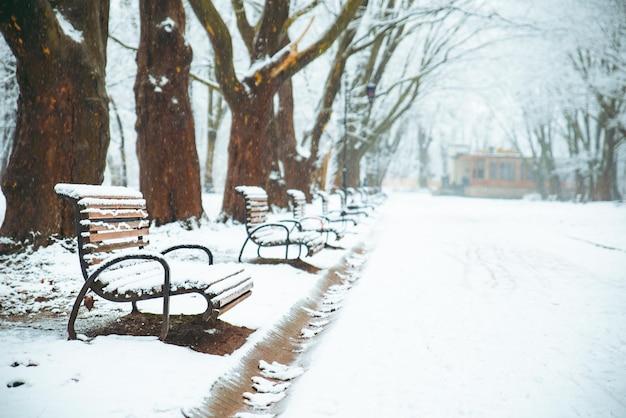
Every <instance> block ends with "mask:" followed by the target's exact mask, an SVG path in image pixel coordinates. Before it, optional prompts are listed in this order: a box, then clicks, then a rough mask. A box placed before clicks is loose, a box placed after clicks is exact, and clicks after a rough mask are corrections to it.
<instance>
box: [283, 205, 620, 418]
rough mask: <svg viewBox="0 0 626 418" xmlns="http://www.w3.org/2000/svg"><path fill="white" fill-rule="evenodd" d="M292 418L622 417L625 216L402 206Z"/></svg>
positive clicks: (290, 411) (323, 344)
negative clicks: (330, 417) (331, 417)
mask: <svg viewBox="0 0 626 418" xmlns="http://www.w3.org/2000/svg"><path fill="white" fill-rule="evenodd" d="M383 218H384V220H383V221H382V223H381V226H380V239H379V241H378V243H377V247H376V249H375V250H374V252H373V253H372V254H371V257H370V258H369V261H368V264H367V267H366V271H365V272H364V275H363V276H362V278H361V280H360V281H359V282H358V285H356V286H355V287H354V288H353V290H352V291H351V292H350V293H349V294H348V296H347V298H346V299H345V300H344V303H343V306H344V307H343V310H342V311H341V314H340V315H339V317H338V319H337V321H336V322H335V323H334V324H333V325H332V326H331V327H330V328H329V329H328V331H327V332H326V333H325V334H323V335H322V337H321V340H320V341H319V343H318V345H317V346H316V347H315V348H314V349H313V350H312V352H311V353H310V357H309V358H308V363H309V368H308V370H307V371H306V372H305V373H304V375H303V376H302V377H300V378H299V380H297V381H296V382H295V383H294V384H293V385H292V388H291V389H290V393H289V396H288V397H287V405H286V412H285V414H284V415H283V416H285V417H297V418H301V417H326V416H335V417H429V418H433V417H445V418H449V417H480V418H486V417H498V418H500V417H509V418H510V417H534V418H538V417H546V418H547V417H550V418H552V417H574V416H584V417H625V416H626V206H624V205H621V206H619V205H615V204H610V203H598V204H587V205H577V204H568V203H548V202H525V201H499V200H479V199H462V198H450V197H439V198H433V197H429V196H426V195H409V194H407V195H400V196H398V195H396V196H394V197H393V199H392V200H391V201H390V202H389V203H387V205H386V207H385V215H384V216H383Z"/></svg>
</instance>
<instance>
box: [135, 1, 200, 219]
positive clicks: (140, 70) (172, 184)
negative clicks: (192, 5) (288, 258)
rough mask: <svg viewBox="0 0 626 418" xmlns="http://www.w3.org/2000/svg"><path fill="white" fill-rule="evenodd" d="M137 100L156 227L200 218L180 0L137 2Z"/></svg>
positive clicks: (143, 179) (143, 172)
mask: <svg viewBox="0 0 626 418" xmlns="http://www.w3.org/2000/svg"><path fill="white" fill-rule="evenodd" d="M139 8H140V15H141V38H140V43H139V50H138V52H137V79H136V81H135V100H136V106H137V124H136V129H137V157H138V160H139V172H140V175H139V180H140V185H141V191H142V192H143V194H144V196H145V198H146V201H147V202H146V203H147V208H148V211H149V212H150V215H151V216H152V218H153V219H154V220H155V222H156V223H157V224H164V223H168V222H173V221H177V220H185V219H189V218H199V217H200V216H201V215H202V198H201V191H200V164H199V162H198V153H197V151H196V144H195V133H194V126H193V115H192V113H191V104H190V102H189V95H188V89H189V65H190V63H191V47H190V46H189V45H187V44H185V38H184V34H185V11H184V8H183V5H182V2H181V1H180V0H163V1H158V2H157V1H148V0H141V1H140V3H139Z"/></svg>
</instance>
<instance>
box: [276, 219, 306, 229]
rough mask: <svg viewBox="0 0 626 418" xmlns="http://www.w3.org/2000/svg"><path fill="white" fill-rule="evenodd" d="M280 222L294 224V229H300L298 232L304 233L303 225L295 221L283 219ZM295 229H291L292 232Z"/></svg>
mask: <svg viewBox="0 0 626 418" xmlns="http://www.w3.org/2000/svg"><path fill="white" fill-rule="evenodd" d="M278 222H284V223H292V224H294V225H293V228H298V231H302V224H301V223H300V222H299V221H297V220H295V219H281V220H279V221H278ZM293 228H291V230H292V231H293Z"/></svg>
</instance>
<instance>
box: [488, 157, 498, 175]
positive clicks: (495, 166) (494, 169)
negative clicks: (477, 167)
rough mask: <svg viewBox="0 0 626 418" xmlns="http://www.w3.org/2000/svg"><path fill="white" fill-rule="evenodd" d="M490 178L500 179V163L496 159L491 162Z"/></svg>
mask: <svg viewBox="0 0 626 418" xmlns="http://www.w3.org/2000/svg"><path fill="white" fill-rule="evenodd" d="M489 178H490V179H491V180H497V179H498V163H497V162H495V161H492V162H490V163H489Z"/></svg>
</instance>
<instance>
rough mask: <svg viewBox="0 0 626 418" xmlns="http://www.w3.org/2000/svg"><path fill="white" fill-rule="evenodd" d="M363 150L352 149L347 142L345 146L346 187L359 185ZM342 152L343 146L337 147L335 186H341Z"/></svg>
mask: <svg viewBox="0 0 626 418" xmlns="http://www.w3.org/2000/svg"><path fill="white" fill-rule="evenodd" d="M363 154H364V153H363V152H362V151H360V150H358V149H354V147H353V146H352V145H351V144H350V143H349V144H348V147H347V153H346V156H345V161H346V168H347V170H346V187H359V186H360V184H361V159H363ZM343 162H344V154H343V147H340V148H339V152H338V154H337V171H335V187H338V188H341V187H343V167H344V164H343Z"/></svg>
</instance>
